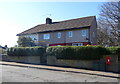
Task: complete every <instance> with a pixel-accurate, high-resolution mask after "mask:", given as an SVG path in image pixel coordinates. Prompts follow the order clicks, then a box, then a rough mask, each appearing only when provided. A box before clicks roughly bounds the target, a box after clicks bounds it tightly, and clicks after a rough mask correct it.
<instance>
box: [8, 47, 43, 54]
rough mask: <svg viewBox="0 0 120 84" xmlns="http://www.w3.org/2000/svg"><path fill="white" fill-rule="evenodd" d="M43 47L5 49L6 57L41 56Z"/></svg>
mask: <svg viewBox="0 0 120 84" xmlns="http://www.w3.org/2000/svg"><path fill="white" fill-rule="evenodd" d="M44 53H45V48H43V47H12V48H8V49H7V55H8V56H43V54H44Z"/></svg>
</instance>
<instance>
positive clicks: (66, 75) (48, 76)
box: [0, 65, 118, 82]
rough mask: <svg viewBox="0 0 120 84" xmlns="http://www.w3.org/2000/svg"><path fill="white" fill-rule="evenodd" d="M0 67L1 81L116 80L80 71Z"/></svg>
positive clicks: (115, 80)
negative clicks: (0, 71)
mask: <svg viewBox="0 0 120 84" xmlns="http://www.w3.org/2000/svg"><path fill="white" fill-rule="evenodd" d="M0 67H2V82H118V80H117V79H116V78H110V77H102V76H96V75H87V74H81V73H71V72H62V71H52V70H44V69H36V68H29V67H17V66H8V65H0ZM0 69H1V68H0Z"/></svg>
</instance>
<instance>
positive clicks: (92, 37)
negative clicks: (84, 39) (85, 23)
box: [90, 18, 97, 45]
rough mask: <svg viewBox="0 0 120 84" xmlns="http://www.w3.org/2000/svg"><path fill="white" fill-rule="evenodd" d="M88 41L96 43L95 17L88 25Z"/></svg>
mask: <svg viewBox="0 0 120 84" xmlns="http://www.w3.org/2000/svg"><path fill="white" fill-rule="evenodd" d="M90 42H91V44H95V45H96V44H97V22H96V19H95V18H94V20H93V22H92V25H91V27H90Z"/></svg>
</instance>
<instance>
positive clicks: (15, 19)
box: [0, 2, 102, 47]
mask: <svg viewBox="0 0 120 84" xmlns="http://www.w3.org/2000/svg"><path fill="white" fill-rule="evenodd" d="M101 4H102V2H1V3H0V45H2V46H4V45H8V47H11V46H14V45H16V44H17V43H16V41H17V36H16V34H18V33H20V32H22V31H24V30H26V29H29V28H31V27H34V26H36V25H38V24H44V23H45V18H46V17H50V18H51V19H52V20H53V21H62V20H68V19H75V18H80V17H86V16H96V17H97V18H98V17H99V9H100V5H101Z"/></svg>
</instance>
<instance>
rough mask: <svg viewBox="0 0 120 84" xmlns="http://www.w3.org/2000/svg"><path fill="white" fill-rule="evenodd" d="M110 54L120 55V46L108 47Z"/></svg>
mask: <svg viewBox="0 0 120 84" xmlns="http://www.w3.org/2000/svg"><path fill="white" fill-rule="evenodd" d="M108 50H109V52H110V54H112V55H120V46H118V47H108Z"/></svg>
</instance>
